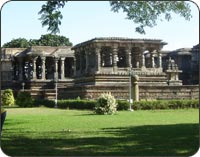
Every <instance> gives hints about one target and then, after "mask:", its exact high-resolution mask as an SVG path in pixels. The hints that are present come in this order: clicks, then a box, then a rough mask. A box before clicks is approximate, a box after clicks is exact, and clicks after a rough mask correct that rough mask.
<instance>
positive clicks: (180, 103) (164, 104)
mask: <svg viewBox="0 0 200 157" xmlns="http://www.w3.org/2000/svg"><path fill="white" fill-rule="evenodd" d="M198 106H199V101H198V100H154V101H138V102H133V109H134V110H154V109H183V108H198Z"/></svg>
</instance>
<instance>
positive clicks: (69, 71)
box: [65, 57, 74, 77]
mask: <svg viewBox="0 0 200 157" xmlns="http://www.w3.org/2000/svg"><path fill="white" fill-rule="evenodd" d="M73 64H74V60H73V58H72V57H67V58H66V59H65V77H72V76H73V73H74V71H73V68H72V67H73Z"/></svg>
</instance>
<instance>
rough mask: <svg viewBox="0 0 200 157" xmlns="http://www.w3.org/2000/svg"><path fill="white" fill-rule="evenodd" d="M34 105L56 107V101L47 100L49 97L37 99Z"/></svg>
mask: <svg viewBox="0 0 200 157" xmlns="http://www.w3.org/2000/svg"><path fill="white" fill-rule="evenodd" d="M33 103H34V106H37V107H38V106H46V107H54V106H55V101H54V100H47V99H36V100H34V102H33Z"/></svg>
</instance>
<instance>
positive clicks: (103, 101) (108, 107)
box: [95, 93, 117, 114]
mask: <svg viewBox="0 0 200 157" xmlns="http://www.w3.org/2000/svg"><path fill="white" fill-rule="evenodd" d="M116 110H117V103H116V100H115V98H114V97H113V96H112V95H111V94H110V93H104V94H101V95H100V96H99V98H98V100H97V104H96V106H95V113H97V114H114V113H115V112H116Z"/></svg>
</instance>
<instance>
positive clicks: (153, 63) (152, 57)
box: [150, 52, 155, 68]
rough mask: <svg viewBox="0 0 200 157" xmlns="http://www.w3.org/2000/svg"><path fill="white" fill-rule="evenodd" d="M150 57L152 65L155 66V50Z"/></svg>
mask: <svg viewBox="0 0 200 157" xmlns="http://www.w3.org/2000/svg"><path fill="white" fill-rule="evenodd" d="M150 57H151V67H152V68H155V61H154V54H153V52H151V55H150Z"/></svg>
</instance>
